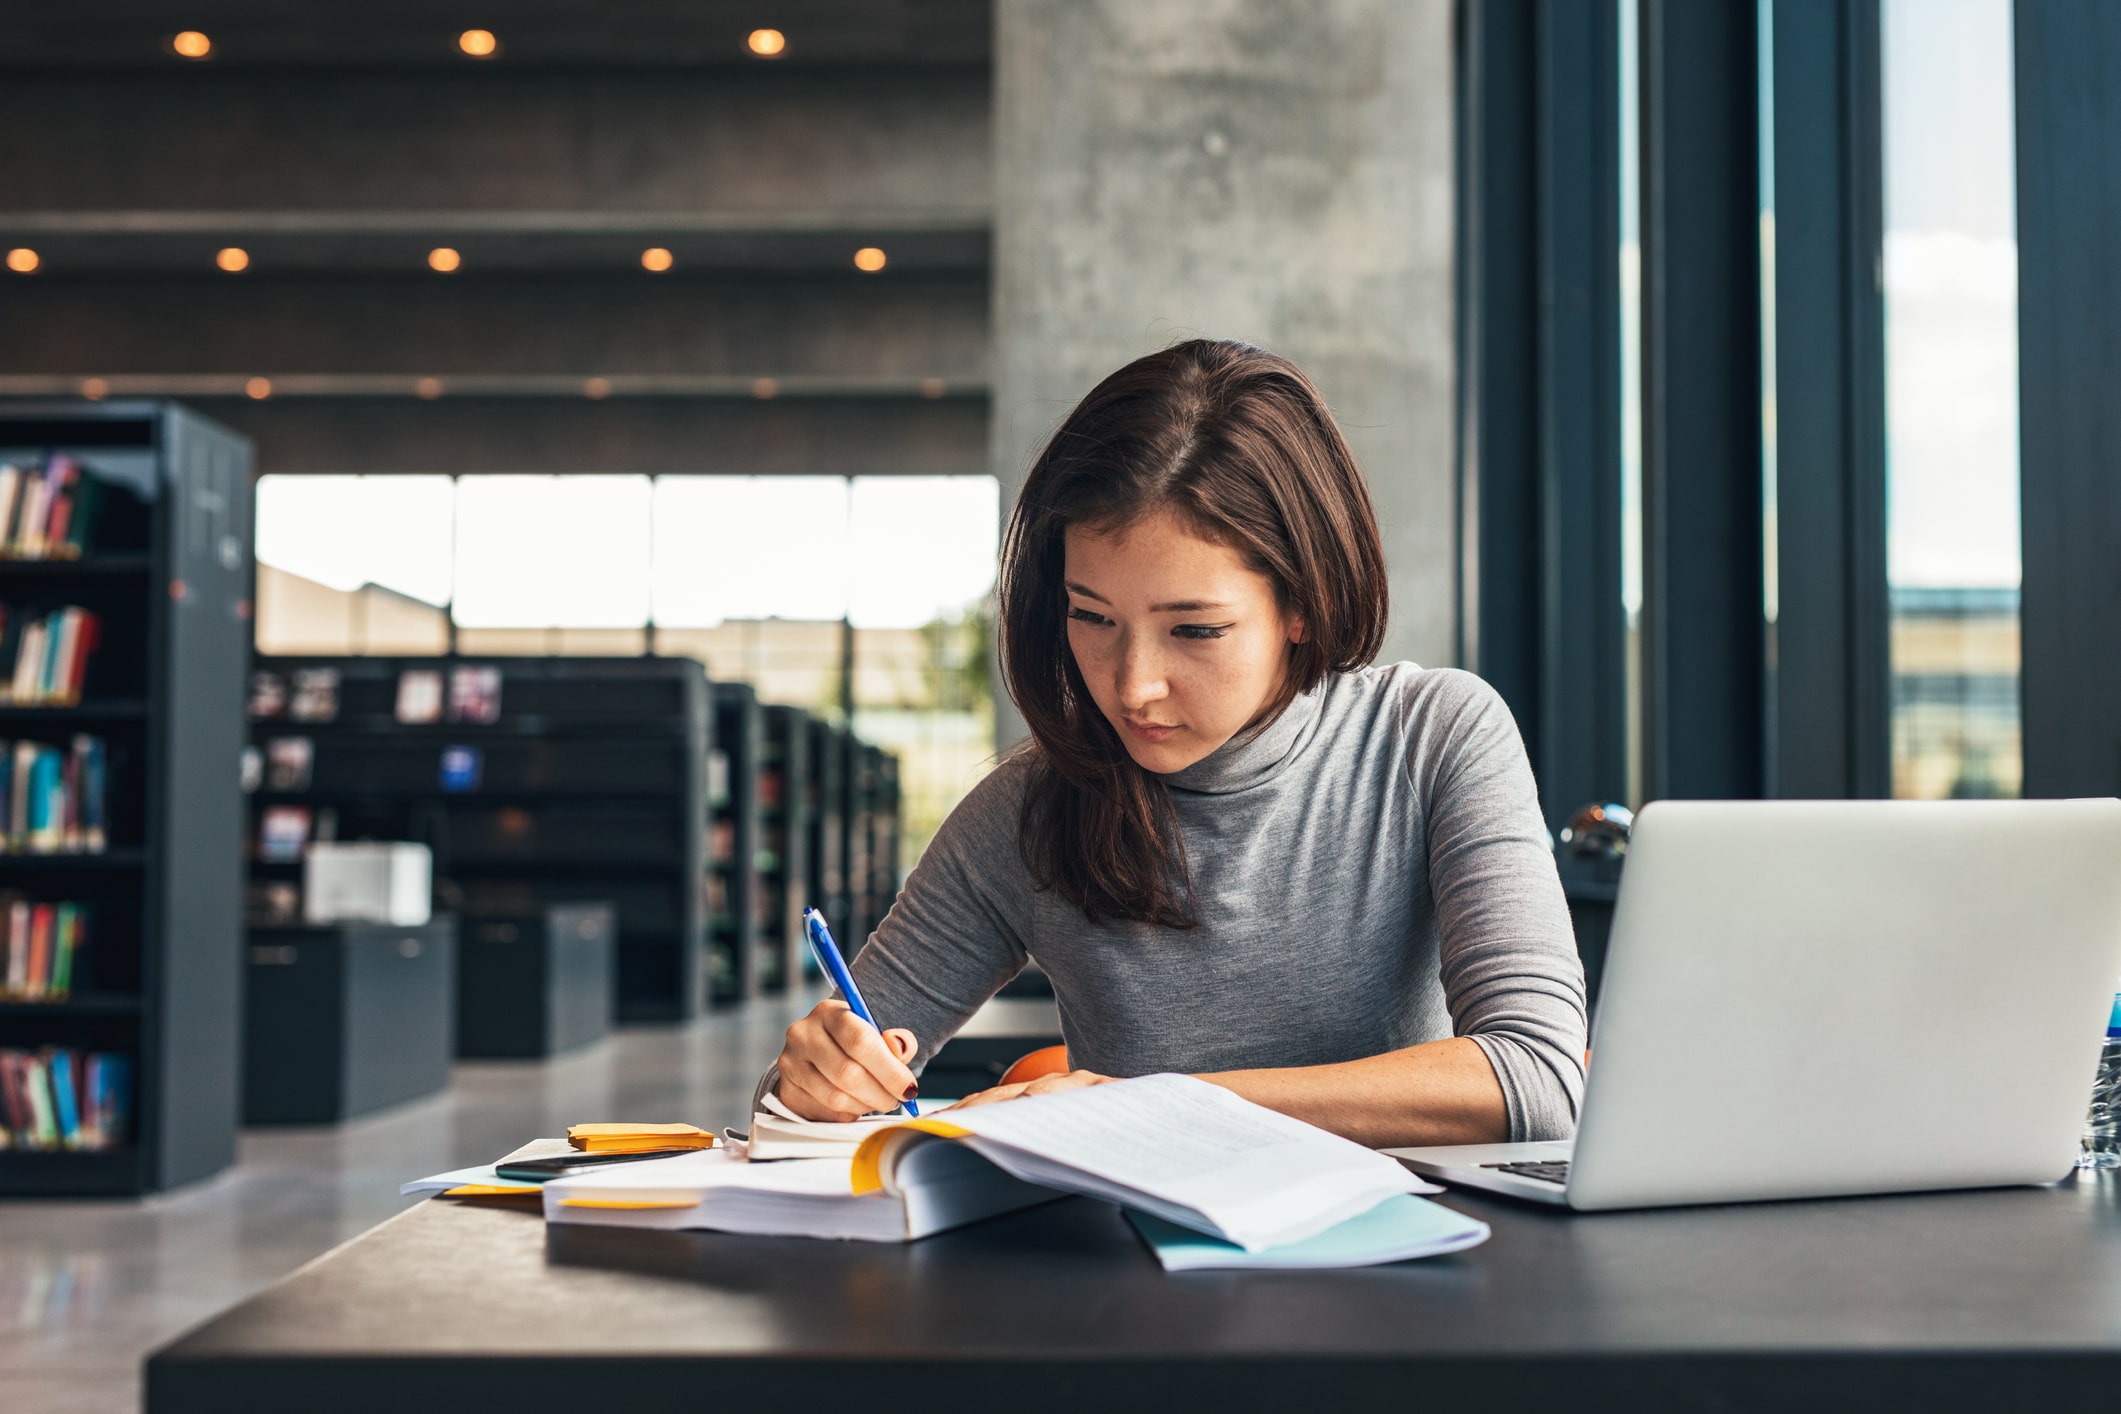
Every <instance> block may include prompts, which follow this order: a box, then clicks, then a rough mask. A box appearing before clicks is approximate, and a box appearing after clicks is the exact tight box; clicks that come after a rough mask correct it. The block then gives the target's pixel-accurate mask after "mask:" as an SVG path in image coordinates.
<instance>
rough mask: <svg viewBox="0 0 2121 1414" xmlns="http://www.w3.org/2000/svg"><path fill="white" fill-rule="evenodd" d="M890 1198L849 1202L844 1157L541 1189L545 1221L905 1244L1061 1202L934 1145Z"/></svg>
mask: <svg viewBox="0 0 2121 1414" xmlns="http://www.w3.org/2000/svg"><path fill="white" fill-rule="evenodd" d="M935 1149H936V1152H935V1153H934V1154H933V1155H932V1156H930V1157H928V1158H926V1159H924V1160H923V1161H922V1162H921V1163H919V1164H917V1165H915V1166H914V1168H913V1169H911V1170H909V1171H907V1172H906V1174H905V1180H906V1181H905V1184H904V1186H903V1187H902V1189H901V1190H900V1191H898V1192H893V1193H882V1192H877V1193H867V1194H861V1195H857V1194H856V1193H855V1192H854V1190H853V1184H852V1182H851V1179H850V1171H851V1167H852V1166H851V1165H850V1163H849V1162H848V1160H846V1159H789V1160H787V1161H785V1162H782V1163H770V1164H768V1163H757V1164H754V1163H746V1162H744V1161H742V1160H741V1159H738V1158H737V1157H736V1156H735V1155H734V1154H732V1153H731V1152H730V1151H729V1150H727V1149H710V1150H708V1151H706V1152H705V1153H699V1154H683V1155H680V1156H679V1157H677V1158H674V1159H651V1160H649V1161H647V1162H645V1163H638V1164H618V1165H614V1166H613V1167H611V1168H608V1169H605V1170H603V1171H602V1172H599V1173H595V1174H584V1175H582V1176H580V1177H577V1178H557V1179H554V1180H552V1181H551V1182H550V1183H547V1184H546V1185H545V1219H546V1221H548V1222H564V1223H602V1224H606V1225H610V1226H614V1227H655V1228H710V1229H713V1230H714V1231H717V1232H742V1233H753V1234H758V1235H763V1236H794V1237H828V1238H840V1239H852V1240H855V1241H861V1242H909V1241H912V1240H913V1239H914V1238H919V1237H926V1236H928V1235H929V1234H930V1233H934V1232H941V1231H943V1230H944V1229H946V1228H953V1227H959V1226H962V1225H963V1224H965V1223H969V1222H977V1221H979V1220H980V1219H981V1218H987V1217H992V1216H994V1215H995V1214H997V1213H1006V1212H1010V1211H1013V1210H1014V1209H1017V1208H1025V1207H1029V1206H1031V1205H1032V1204H1034V1203H1044V1202H1049V1201H1051V1200H1052V1199H1055V1198H1058V1197H1060V1196H1061V1195H1060V1194H1058V1193H1056V1192H1054V1191H1053V1190H1052V1189H1050V1188H1040V1187H1037V1186H1035V1185H1033V1184H1029V1183H1024V1182H1021V1181H1019V1180H1017V1179H1014V1178H1011V1177H1010V1176H1009V1175H1008V1174H1006V1173H1003V1172H1002V1171H1001V1170H1000V1169H997V1168H995V1167H994V1166H993V1165H992V1164H989V1163H987V1162H986V1161H985V1160H983V1159H981V1158H980V1157H979V1156H978V1155H977V1154H974V1153H972V1152H971V1151H969V1150H964V1149H959V1148H957V1146H955V1145H948V1144H944V1145H937V1146H935Z"/></svg>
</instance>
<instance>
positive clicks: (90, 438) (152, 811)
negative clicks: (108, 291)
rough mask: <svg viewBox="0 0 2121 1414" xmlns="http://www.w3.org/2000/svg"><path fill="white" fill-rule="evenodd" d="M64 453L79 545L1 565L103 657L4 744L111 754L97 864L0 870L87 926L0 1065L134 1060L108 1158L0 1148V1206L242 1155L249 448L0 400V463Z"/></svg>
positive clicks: (2, 1012)
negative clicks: (74, 471)
mask: <svg viewBox="0 0 2121 1414" xmlns="http://www.w3.org/2000/svg"><path fill="white" fill-rule="evenodd" d="M55 456H56V457H66V458H70V459H72V461H74V462H75V463H76V464H78V466H79V467H80V469H81V472H82V474H83V475H85V476H87V477H91V478H94V479H95V481H96V482H97V483H98V487H97V491H96V498H95V500H94V501H93V502H89V501H76V502H75V503H74V505H75V507H77V508H78V507H79V506H82V505H87V506H88V507H89V512H90V513H89V515H88V517H87V518H86V521H85V524H86V526H87V535H86V538H85V543H83V544H82V545H81V546H80V552H79V558H75V559H32V558H0V604H6V605H7V606H9V613H10V617H13V616H14V615H15V614H16V613H18V612H20V611H28V610H36V611H40V612H49V611H51V610H55V609H60V608H62V607H68V606H72V607H79V608H82V609H86V610H87V611H89V612H90V613H92V614H94V615H95V616H96V619H97V621H98V630H99V640H98V641H97V642H96V643H95V645H94V646H93V648H92V649H91V650H90V651H89V652H88V654H87V657H86V662H85V671H84V672H83V673H82V675H81V678H80V691H79V697H78V700H77V701H75V702H72V703H71V704H70V705H52V706H31V705H8V706H0V738H4V739H5V740H7V741H8V742H10V743H18V742H23V741H29V742H36V743H42V744H46V745H50V746H54V747H67V746H68V745H69V743H71V742H72V741H73V740H74V738H75V737H76V735H77V734H79V735H86V736H90V737H93V738H96V739H99V740H100V741H101V742H102V744H103V745H102V753H103V766H102V774H103V777H104V782H105V786H104V791H103V795H104V808H103V810H102V812H101V814H102V837H103V847H102V848H101V849H100V850H96V849H94V848H93V841H92V840H90V839H88V838H86V837H84V838H83V839H81V840H80V841H78V842H77V843H78V844H79V845H80V847H81V848H82V851H83V852H79V853H57V854H36V853H24V852H19V851H17V852H9V853H4V854H0V890H4V891H7V892H9V893H13V894H18V895H21V896H23V897H24V898H25V899H26V900H29V901H42V902H52V903H57V902H75V903H78V904H80V905H83V906H84V908H85V910H86V916H87V919H88V924H87V935H86V938H85V941H84V942H83V944H82V946H81V948H80V950H79V952H78V955H77V957H76V959H75V962H74V973H73V977H72V979H71V987H70V989H69V991H68V992H67V994H66V995H65V997H64V998H63V999H57V998H52V997H49V996H47V997H46V998H45V999H34V1000H33V999H28V998H25V997H22V996H19V995H17V996H11V997H10V998H9V999H8V1000H5V1001H0V1050H10V1051H25V1052H39V1051H42V1050H43V1048H46V1047H56V1048H63V1049H65V1050H66V1051H68V1052H71V1053H73V1054H76V1055H89V1054H95V1055H111V1056H122V1057H127V1058H129V1061H128V1063H129V1065H130V1068H131V1082H130V1092H131V1093H130V1105H129V1109H130V1115H129V1118H128V1120H127V1122H126V1123H124V1124H123V1125H122V1126H119V1127H117V1132H116V1133H114V1134H113V1135H111V1136H110V1139H109V1146H108V1147H104V1148H96V1149H72V1150H67V1149H61V1150H57V1151H42V1150H34V1149H25V1148H19V1147H18V1148H9V1149H5V1150H0V1194H8V1195H49V1196H76V1195H127V1194H139V1193H146V1192H151V1191H154V1190H158V1189H163V1188H168V1187H172V1186H174V1185H176V1184H181V1183H185V1182H189V1181H191V1180H194V1179H198V1178H203V1177H205V1176H207V1175H209V1174H212V1173H214V1172H216V1171H218V1170H220V1169H222V1168H225V1167H226V1166H227V1165H228V1164H229V1163H230V1162H231V1161H232V1160H233V1159H234V1157H235V1136H236V1122H237V1114H238V1109H239V1104H240V1074H241V1071H240V1059H239V1054H238V1050H239V1041H240V1037H241V997H242V962H241V914H240V900H241V896H242V889H241V886H242V879H241V873H240V863H239V861H240V857H241V856H240V849H241V841H242V828H243V818H242V807H241V802H240V799H239V796H238V793H237V792H236V791H235V790H234V789H233V788H232V785H233V783H234V781H235V780H236V776H237V767H238V762H239V760H240V757H241V754H242V748H243V738H242V703H243V670H244V664H245V662H246V660H247V656H248V653H249V638H250V624H249V618H250V599H249V595H250V545H251V529H250V521H251V489H250V468H251V449H250V444H249V442H247V441H246V440H245V439H243V438H242V437H239V436H237V435H236V434H235V433H233V432H230V431H229V430H227V429H226V428H223V427H221V426H219V425H217V424H215V423H213V422H210V421H208V420H206V419H204V418H202V417H200V416H198V415H197V414H195V413H193V412H191V411H189V410H188V409H185V408H183V407H181V406H179V405H177V404H174V403H169V402H164V401H159V400H157V401H145V400H139V401H135V400H123V401H109V402H100V403H76V402H63V401H14V400H9V401H0V464H13V465H15V466H18V467H23V468H27V467H30V466H33V465H35V466H45V465H47V464H48V461H49V459H50V458H52V457H55ZM12 666H13V664H12V663H11V662H10V663H8V664H5V665H0V673H4V672H5V671H7V669H8V668H9V667H12ZM91 794H93V792H92V790H91V789H90V788H89V787H88V786H87V785H86V784H84V785H83V786H82V798H83V799H86V798H87V797H88V796H89V795H91ZM91 823H92V822H91V821H89V820H88V819H87V818H86V816H85V815H84V817H83V820H82V825H83V830H84V835H85V833H86V832H87V831H88V829H89V826H90V824H91Z"/></svg>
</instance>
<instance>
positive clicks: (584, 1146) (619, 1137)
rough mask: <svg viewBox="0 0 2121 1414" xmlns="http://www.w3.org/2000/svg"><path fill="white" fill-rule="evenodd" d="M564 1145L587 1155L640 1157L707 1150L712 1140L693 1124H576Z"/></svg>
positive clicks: (570, 1129)
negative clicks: (667, 1151) (670, 1151)
mask: <svg viewBox="0 0 2121 1414" xmlns="http://www.w3.org/2000/svg"><path fill="white" fill-rule="evenodd" d="M567 1142H568V1143H569V1144H571V1145H573V1146H574V1147H575V1148H577V1149H580V1150H582V1151H584V1152H585V1153H590V1154H640V1153H646V1152H648V1151H650V1150H654V1149H709V1148H712V1147H714V1136H713V1135H712V1134H710V1133H708V1132H707V1131H706V1130H704V1129H702V1128H700V1127H699V1126H698V1125H696V1124H576V1125H570V1126H568V1129H567Z"/></svg>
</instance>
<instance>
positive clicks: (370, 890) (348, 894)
mask: <svg viewBox="0 0 2121 1414" xmlns="http://www.w3.org/2000/svg"><path fill="white" fill-rule="evenodd" d="M433 898H434V856H433V854H431V853H430V852H429V851H428V848H427V846H426V845H424V844H336V843H325V844H313V845H311V846H310V847H309V850H308V852H307V853H306V854H305V855H303V857H302V918H303V921H304V922H307V923H343V922H348V921H356V922H362V923H393V924H397V925H399V926H400V927H404V926H409V925H411V924H415V923H425V922H426V921H427V919H428V914H429V913H430V911H431V909H432V906H433Z"/></svg>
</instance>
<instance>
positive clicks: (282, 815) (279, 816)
mask: <svg viewBox="0 0 2121 1414" xmlns="http://www.w3.org/2000/svg"><path fill="white" fill-rule="evenodd" d="M310 824H311V816H310V812H309V807H308V806H306V805H268V806H266V807H265V808H264V809H263V810H261V811H260V812H258V858H259V859H261V860H264V861H265V862H266V863H268V864H292V863H294V862H296V861H297V860H299V859H301V857H302V851H303V850H304V849H306V848H308V847H309V830H310Z"/></svg>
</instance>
